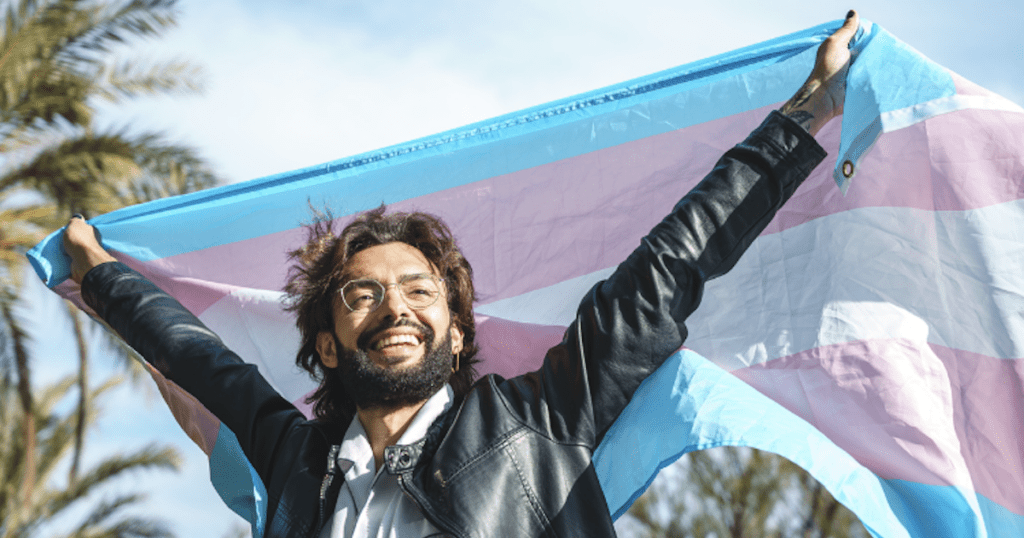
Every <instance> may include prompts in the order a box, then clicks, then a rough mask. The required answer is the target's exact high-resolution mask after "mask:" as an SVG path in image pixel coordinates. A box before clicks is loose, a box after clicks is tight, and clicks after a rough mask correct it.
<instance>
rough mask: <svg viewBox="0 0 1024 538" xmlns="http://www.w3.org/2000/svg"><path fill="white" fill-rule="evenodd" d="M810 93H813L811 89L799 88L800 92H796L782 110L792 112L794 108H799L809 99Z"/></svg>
mask: <svg viewBox="0 0 1024 538" xmlns="http://www.w3.org/2000/svg"><path fill="white" fill-rule="evenodd" d="M812 93H814V89H813V88H809V87H807V86H804V87H803V88H800V91H798V92H796V95H794V96H793V98H792V99H790V100H789V102H788V103H786V106H784V107H783V110H786V109H788V110H792V109H794V108H800V107H801V106H803V105H804V104H806V103H807V101H809V100H810V99H811V94H812Z"/></svg>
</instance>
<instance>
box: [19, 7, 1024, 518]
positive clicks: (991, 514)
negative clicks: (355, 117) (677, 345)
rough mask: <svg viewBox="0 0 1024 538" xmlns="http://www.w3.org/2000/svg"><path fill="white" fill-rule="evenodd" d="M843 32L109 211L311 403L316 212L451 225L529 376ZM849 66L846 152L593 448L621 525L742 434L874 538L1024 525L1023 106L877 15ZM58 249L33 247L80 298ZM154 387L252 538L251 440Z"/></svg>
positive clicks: (293, 395)
mask: <svg viewBox="0 0 1024 538" xmlns="http://www.w3.org/2000/svg"><path fill="white" fill-rule="evenodd" d="M840 23H841V21H836V22H833V23H829V24H825V25H822V26H818V27H815V28H811V29H809V30H806V31H803V32H799V33H796V34H793V35H789V36H784V37H781V38H778V39H774V40H771V41H768V42H765V43H761V44H759V45H754V46H751V47H747V48H745V49H741V50H738V51H735V52H732V53H728V54H723V55H720V56H716V57H714V58H710V59H707V60H704V61H701V62H696V63H693V64H689V65H684V66H682V67H678V68H675V69H670V70H668V71H664V72H661V73H657V74H654V75H651V76H648V77H644V78H641V79H638V80H633V81H629V82H626V83H623V84H620V85H617V86H614V87H610V88H605V89H601V90H597V91H594V92H591V93H587V94H584V95H579V96H576V97H572V98H569V99H565V100H562V101H558V102H555V103H551V104H547V105H543V106H539V107H535V108H532V109H529V110H524V111H522V112H518V113H514V114H509V115H506V116H503V117H500V118H496V119H494V120H490V121H485V122H481V123H477V124H474V125H470V126H467V127H465V128H462V129H458V130H454V131H449V132H446V133H441V134H439V135H436V136H432V137H428V138H425V139H421V140H417V141H414V142H410V143H407V144H402V145H398V146H394V147H390V148H386V149H383V150H380V151H376V152H371V153H367V154H364V155H359V156H356V157H352V158H348V159H342V160H338V161H334V162H330V163H327V164H323V165H320V166H314V167H311V168H307V169H303V170H298V171H295V172H291V173H287V174H281V175H277V176H271V177H268V178H263V179H259V180H255V181H251V182H248V183H242V184H236V185H229V186H225V187H221V188H217V189H212V190H209V191H205V192H200V193H195V194H191V195H187V196H181V197H176V198H170V199H165V200H160V201H157V202H153V203H149V204H144V205H140V206H136V207H130V208H126V209H123V210H120V211H116V212H114V213H110V214H108V215H103V216H101V217H98V218H96V219H94V220H93V221H92V223H93V224H95V225H96V226H97V227H99V228H100V230H102V233H103V237H104V240H105V245H106V247H107V248H109V249H111V250H113V251H115V253H116V255H117V256H118V258H120V259H121V260H123V261H124V262H125V263H127V264H129V265H131V266H133V267H135V268H136V269H138V270H139V271H141V272H142V273H143V274H145V275H147V276H149V277H150V278H151V279H152V280H153V281H155V282H156V283H157V284H158V285H160V286H161V287H162V288H164V289H165V290H167V291H168V292H170V293H171V294H172V295H174V296H175V297H177V298H178V299H179V300H180V301H181V302H182V303H183V304H184V305H185V306H186V307H187V308H189V309H190V310H191V311H192V312H194V313H195V314H196V315H198V316H199V317H200V319H202V320H203V321H204V322H205V323H206V324H207V325H209V326H210V327H211V328H212V329H213V330H214V331H216V332H217V333H218V334H219V335H221V337H222V338H223V339H224V340H225V341H226V342H227V343H228V344H229V345H230V346H231V347H232V348H233V349H234V350H235V351H236V352H238V353H239V355H241V356H242V357H243V358H244V359H245V360H247V361H251V362H252V363H255V364H257V365H258V366H259V368H260V371H261V372H262V373H263V375H265V376H266V377H267V378H268V379H269V380H270V381H271V382H272V383H273V384H274V385H275V386H276V387H277V389H278V390H279V391H280V392H281V393H282V394H284V395H285V396H286V397H287V398H288V399H290V400H291V401H293V402H295V404H296V405H297V406H298V407H299V408H301V409H306V408H307V407H306V406H305V405H304V404H303V399H304V397H305V395H306V394H308V393H309V392H310V391H311V390H312V389H313V388H314V387H313V385H312V384H311V383H310V381H309V380H308V379H307V378H305V377H304V376H302V375H299V374H297V373H296V369H295V367H294V366H293V357H294V352H295V349H296V346H297V335H296V331H295V329H294V327H293V322H292V320H291V319H290V317H289V316H288V315H286V314H284V313H283V312H282V310H281V307H280V301H281V298H282V297H281V293H280V292H279V291H278V290H280V289H281V287H282V284H283V282H284V277H285V273H286V270H287V265H286V260H285V254H284V253H285V252H286V251H287V250H289V249H291V248H293V247H294V246H295V245H296V244H298V242H299V241H301V238H302V233H301V231H300V230H299V229H298V226H299V223H300V222H301V221H303V220H306V219H307V218H308V209H307V207H308V206H307V200H310V201H312V202H313V204H314V205H321V204H323V205H327V206H328V207H330V208H331V209H332V211H333V212H334V214H335V215H342V217H340V218H339V220H340V221H341V222H342V223H344V222H347V221H349V220H350V219H351V218H352V216H353V215H354V214H355V213H357V212H359V211H362V210H365V209H369V208H373V207H376V206H378V205H379V204H380V203H381V202H385V203H387V204H388V205H390V206H391V208H393V209H396V210H414V209H415V210H424V211H428V212H432V213H435V214H438V215H440V216H441V217H442V218H444V219H445V220H446V221H447V222H448V223H449V225H450V226H451V227H452V228H453V230H454V232H455V234H456V236H457V237H458V238H459V240H460V245H461V247H462V249H463V250H464V252H465V254H466V256H467V257H468V258H469V260H470V261H471V262H472V264H473V267H474V268H475V273H476V278H477V281H476V283H477V289H478V291H479V295H480V302H479V304H478V305H477V308H476V314H477V323H478V325H479V339H480V344H481V347H482V357H483V359H484V362H483V367H482V370H483V371H484V372H496V373H499V374H501V375H504V376H511V375H515V374H518V373H522V372H525V371H529V370H531V369H534V368H536V367H537V366H538V364H539V361H540V360H541V358H542V357H543V355H544V351H545V350H546V349H547V347H549V346H551V345H553V344H554V343H556V342H557V341H558V340H559V339H560V337H561V333H562V330H563V328H564V326H565V325H566V324H567V323H568V321H569V320H571V319H572V313H573V312H574V310H575V307H576V304H577V301H578V299H579V298H580V297H581V296H582V295H583V293H584V292H585V291H586V290H587V289H588V288H589V287H590V286H592V285H593V284H594V283H595V282H596V281H598V280H600V279H601V278H603V277H605V276H606V275H608V274H610V273H611V271H612V270H613V268H614V267H615V266H616V264H617V263H618V262H619V261H620V260H622V259H623V258H624V257H625V256H626V255H627V254H628V253H629V252H630V251H631V250H632V249H633V248H634V247H635V246H636V245H637V244H638V242H639V240H640V238H641V237H642V236H643V235H644V234H645V233H646V232H647V231H648V230H649V229H650V228H651V227H652V226H653V225H654V224H655V223H657V222H658V221H659V220H660V219H661V217H662V216H663V215H664V214H666V213H667V212H668V211H669V209H670V208H671V207H672V205H673V204H674V203H675V202H676V200H678V199H679V198H680V197H681V196H682V195H683V194H685V193H686V192H687V191H688V190H689V189H690V188H691V187H692V186H693V185H694V184H695V183H696V182H697V181H699V180H700V179H701V178H702V177H703V176H704V174H705V173H706V172H707V171H708V170H710V168H711V166H712V164H713V163H714V162H715V160H716V159H717V158H718V157H719V156H720V155H721V154H722V153H723V152H725V150H726V149H727V148H729V147H731V146H732V145H734V144H735V143H737V142H739V141H740V140H742V139H743V138H744V137H745V136H746V134H747V133H748V132H749V131H750V130H752V129H753V128H754V127H755V126H756V125H757V124H758V123H759V122H760V121H761V119H763V118H764V117H765V115H767V114H768V112H769V111H770V110H771V109H773V108H777V107H778V106H780V105H781V103H782V102H783V101H785V100H786V99H787V98H788V97H789V96H790V95H792V94H793V92H794V91H795V90H796V89H797V88H798V87H799V85H800V84H801V83H802V82H803V80H804V78H805V77H806V75H807V73H808V72H809V71H810V67H811V65H812V64H813V59H814V55H815V50H816V47H817V46H818V44H819V43H820V42H821V41H822V40H823V39H824V38H825V37H826V36H828V35H829V34H830V33H831V32H832V31H833V30H835V29H836V28H837V27H838V26H839V24H840ZM854 51H855V53H856V54H857V59H856V61H855V63H854V64H853V66H852V68H851V70H850V75H849V82H848V84H849V91H848V95H847V102H846V105H845V110H846V115H845V117H844V118H843V119H842V122H839V121H836V122H833V123H832V124H831V125H829V126H828V127H827V128H826V129H825V130H823V131H822V133H821V134H820V136H819V140H822V141H823V145H824V146H825V148H826V149H827V150H828V151H829V152H830V153H831V155H832V157H831V159H833V160H830V161H828V162H827V163H826V164H824V165H822V166H821V167H819V168H818V169H817V170H816V171H815V172H814V174H813V175H812V176H811V177H810V178H809V179H808V180H807V182H806V184H804V185H803V186H802V187H801V188H800V189H799V190H798V191H797V192H796V194H795V196H794V197H793V199H792V200H791V201H790V202H789V204H788V205H787V206H786V207H785V208H784V209H783V210H782V211H781V212H780V213H779V215H778V216H777V217H776V219H775V220H774V222H773V223H772V224H771V226H770V227H769V228H768V229H767V230H766V231H765V232H764V234H763V235H762V236H761V237H760V238H758V240H757V241H756V242H755V243H754V245H753V246H752V247H751V249H750V251H749V252H748V253H747V254H746V255H745V256H744V257H743V258H742V260H741V261H740V262H739V264H738V265H737V266H736V268H735V269H734V270H733V271H732V272H731V273H729V274H728V275H726V276H725V277H723V278H720V279H718V280H716V281H714V282H712V283H710V284H709V285H708V287H707V290H706V293H705V296H704V301H703V305H702V306H701V308H700V309H699V310H698V311H697V312H696V313H694V314H693V316H692V317H691V318H690V321H689V323H688V325H689V328H690V338H689V340H688V341H687V343H686V345H687V348H685V349H683V350H680V352H678V353H676V354H674V355H672V356H671V357H669V358H668V361H667V362H666V363H665V365H664V366H662V368H661V369H659V370H658V371H657V373H656V374H655V375H654V376H652V377H651V378H650V379H648V380H647V381H646V382H645V383H644V384H643V386H642V387H641V389H640V391H639V393H638V394H637V395H636V397H635V398H634V399H633V401H632V403H631V404H630V406H629V407H628V408H627V410H626V411H625V413H624V414H623V415H622V417H621V418H620V419H619V420H618V421H617V422H616V424H615V426H614V427H613V429H612V431H611V432H610V433H609V435H608V436H607V437H606V439H605V441H604V442H603V443H602V445H601V446H600V447H599V449H598V451H597V453H596V454H595V465H596V466H597V469H598V473H599V476H600V477H601V481H602V485H603V487H604V490H605V491H604V492H605V496H606V498H607V500H608V503H609V509H610V510H611V511H612V513H613V514H615V515H616V516H618V515H621V514H622V513H623V512H625V510H626V509H627V508H628V507H629V505H630V504H631V502H632V501H633V500H634V499H635V498H636V497H637V496H638V495H639V494H640V493H641V492H642V491H643V490H644V489H645V488H646V486H647V485H648V484H649V483H650V481H651V480H652V479H653V477H654V475H655V474H656V473H657V471H658V470H659V469H661V468H662V467H664V466H665V465H668V464H669V463H671V462H673V461H674V460H675V459H677V458H678V457H679V456H680V455H681V454H683V453H685V452H687V451H691V450H698V449H703V448H708V447H713V446H719V445H740V446H750V447H755V448H759V449H764V450H770V451H772V452H776V453H778V454H781V455H782V456H785V457H787V458H789V459H790V460H792V461H794V462H796V463H797V464H799V465H801V466H803V467H804V468H806V469H807V470H809V471H810V472H811V473H812V474H813V475H814V476H815V477H816V478H817V479H818V480H820V481H821V482H822V483H823V484H824V485H825V486H826V487H827V488H828V489H829V491H830V492H831V493H832V494H833V495H834V496H835V497H836V498H838V499H839V500H840V501H841V502H843V503H844V504H845V505H846V506H848V507H849V508H851V509H852V510H853V511H854V512H855V513H856V514H857V515H858V516H859V517H860V518H861V519H862V520H863V522H864V524H865V526H866V527H867V528H868V529H869V530H870V531H871V532H872V533H873V534H875V535H876V536H886V537H890V536H891V537H909V536H913V537H929V538H931V537H936V536H979V537H980V536H993V537H1011V536H1012V537H1019V536H1024V433H1022V432H1024V388H1022V387H1024V149H1022V148H1024V110H1022V109H1021V108H1020V107H1018V106H1017V105H1015V104H1013V103H1011V102H1009V101H1007V100H1005V99H1003V98H1000V97H999V96H996V95H994V94H992V93H990V92H988V91H986V90H984V89H982V88H979V87H978V86H976V85H974V84H972V83H970V82H968V81H966V80H964V79H962V78H960V77H959V76H957V75H955V74H953V73H951V72H949V71H947V70H946V69H944V68H942V67H940V66H938V65H935V64H934V63H932V62H930V61H929V60H927V59H925V58H924V57H922V56H921V55H920V54H918V53H917V52H915V51H914V50H913V49H911V48H909V47H908V46H906V45H904V44H902V43H901V42H899V41H898V40H896V39H895V38H893V37H892V36H891V35H890V34H888V33H886V32H885V31H884V30H882V29H881V28H879V27H878V26H876V25H872V24H871V23H869V22H866V21H865V22H864V23H863V25H862V29H861V32H860V34H859V35H858V37H857V39H856V41H855V45H854ZM840 123H841V124H842V125H840ZM840 127H841V129H840ZM836 156H838V158H836ZM851 176H855V177H853V180H852V184H851V183H850V177H851ZM834 178H835V181H834ZM836 182H838V183H839V184H840V185H841V187H842V188H843V189H844V190H845V189H847V188H848V194H847V195H845V196H844V195H843V193H842V192H841V189H839V188H837V187H836ZM58 239H59V232H58V233H56V234H54V235H53V236H51V237H50V238H48V239H47V241H46V242H44V243H42V244H40V245H39V246H38V247H37V248H36V249H35V250H34V251H33V252H32V253H31V254H30V256H31V258H32V261H33V263H34V264H35V267H36V269H37V270H38V272H39V274H40V276H41V277H42V278H43V279H44V280H45V281H46V282H47V284H48V285H49V286H51V287H53V288H54V289H55V290H56V291H57V292H59V293H61V294H62V295H65V296H68V297H71V298H76V297H77V290H76V289H75V287H74V286H73V285H72V283H71V282H70V281H68V280H66V278H67V267H66V261H65V260H64V258H63V256H62V255H61V253H60V251H59V248H58V247H57V245H58V244H59V241H58ZM152 373H153V376H154V378H155V379H156V380H157V383H158V384H159V385H160V387H161V390H162V392H163V394H164V396H165V397H166V398H167V401H168V404H169V405H170V406H171V407H172V409H173V410H174V411H175V413H176V416H177V417H178V419H179V421H180V422H181V424H182V427H183V428H185V430H186V431H187V432H189V434H190V435H191V436H192V438H193V439H194V440H195V441H196V443H197V444H198V445H199V446H200V447H201V448H202V449H203V450H204V451H205V452H206V453H207V454H208V455H209V457H210V469H211V471H210V474H211V479H212V481H213V483H214V486H215V487H216V488H217V490H218V491H219V492H220V494H221V496H222V497H223V498H224V500H225V502H226V503H227V504H228V505H229V506H231V508H233V509H234V510H235V511H236V512H238V513H239V514H241V515H242V516H243V517H245V518H246V519H248V520H249V521H250V522H251V523H252V526H253V534H254V536H257V537H260V536H262V534H263V527H264V518H265V513H264V510H265V496H266V495H265V489H264V487H263V484H262V483H261V482H260V480H259V478H258V477H257V476H256V475H255V473H254V472H253V471H252V468H251V467H250V466H249V464H248V461H247V460H246V459H245V456H244V455H243V454H242V453H241V452H240V450H239V449H238V445H237V443H236V441H235V437H234V435H233V434H232V433H231V431H229V430H227V429H226V428H225V427H223V426H222V425H221V424H220V422H219V421H218V420H217V419H216V417H213V416H211V415H210V414H209V413H208V412H207V411H206V410H205V409H204V408H202V406H200V405H199V404H198V403H197V402H196V401H195V400H193V399H192V398H191V397H189V395H187V394H184V393H183V392H182V391H181V389H180V388H178V387H177V386H175V385H173V384H171V383H168V382H166V380H163V379H162V378H161V377H160V376H159V374H157V373H156V372H152Z"/></svg>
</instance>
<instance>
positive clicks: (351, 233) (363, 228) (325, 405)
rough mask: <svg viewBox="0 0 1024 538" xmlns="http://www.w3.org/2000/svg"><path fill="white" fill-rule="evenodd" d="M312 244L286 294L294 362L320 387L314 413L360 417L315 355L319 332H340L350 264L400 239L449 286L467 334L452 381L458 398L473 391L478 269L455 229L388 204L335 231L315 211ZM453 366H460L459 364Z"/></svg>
mask: <svg viewBox="0 0 1024 538" xmlns="http://www.w3.org/2000/svg"><path fill="white" fill-rule="evenodd" d="M306 232H307V238H306V243H305V244H304V245H303V246H301V247H299V248H298V249H296V250H293V251H291V252H289V253H288V256H289V258H290V259H291V260H292V262H293V265H292V267H291V269H290V270H289V273H288V282H287V284H286V285H285V288H284V291H285V293H287V294H288V298H289V301H288V305H287V307H286V308H287V309H288V310H289V311H292V312H295V314H296V321H295V323H296V325H297V326H298V328H299V333H300V335H301V345H300V347H299V351H298V353H297V354H296V356H295V364H297V365H298V366H299V367H300V368H302V369H303V370H305V371H306V372H308V373H309V374H310V376H312V377H313V379H315V380H316V381H317V382H319V383H320V386H319V387H318V388H317V390H316V391H315V392H313V394H311V395H310V396H309V397H308V398H307V399H306V403H313V404H314V405H313V414H314V415H315V416H316V418H317V419H318V420H321V421H325V422H334V423H338V422H337V421H348V420H350V419H351V417H352V416H353V415H354V413H355V404H354V403H353V402H352V401H351V399H349V397H348V395H347V394H346V393H345V389H344V388H343V387H342V384H341V381H340V380H339V379H338V377H337V376H335V375H328V374H329V371H328V369H327V368H326V367H325V366H324V365H323V363H322V362H321V361H320V354H319V353H318V352H317V350H316V340H317V335H318V334H319V333H321V332H323V331H329V332H332V333H333V331H334V295H335V293H336V292H337V290H338V289H339V288H340V287H341V285H342V282H341V278H342V272H343V270H344V267H345V264H346V263H347V262H348V260H349V259H351V258H352V256H354V255H355V254H356V253H358V252H360V251H362V250H365V249H367V248H369V247H373V246H376V245H383V244H385V243H393V242H400V243H406V244H408V245H411V246H413V247H416V248H417V249H419V251H420V252H422V253H423V255H424V256H425V257H426V258H427V260H428V261H429V262H430V263H431V264H432V265H433V266H434V267H435V268H436V269H437V271H438V272H439V274H440V276H441V278H442V279H444V282H445V285H446V287H447V289H448V309H449V311H450V312H451V316H452V322H453V323H455V324H456V326H457V327H458V328H459V329H460V330H461V331H462V334H463V347H462V351H461V352H460V353H459V357H458V359H457V360H458V362H459V364H458V367H459V368H458V370H457V371H456V372H455V373H453V374H452V377H451V379H450V380H449V383H451V385H452V389H453V390H454V391H455V394H456V395H463V394H465V393H466V392H468V391H469V387H470V386H471V385H472V383H473V380H474V378H475V377H476V368H475V367H474V364H476V363H477V362H478V361H479V360H478V359H476V353H477V351H478V349H477V346H476V343H475V339H476V324H475V322H474V319H473V302H474V301H475V300H476V295H475V292H474V290H473V268H472V267H470V265H469V261H467V260H466V258H465V257H464V256H463V255H462V252H461V251H459V248H458V246H457V245H456V244H455V239H454V238H453V237H452V233H451V230H449V229H448V226H447V225H445V223H444V222H442V221H441V219H439V218H437V217H435V216H434V215H430V214H427V213H420V212H413V213H400V212H399V213H391V214H385V206H383V205H381V206H380V207H378V208H377V209H373V210H371V211H367V212H365V213H363V214H361V215H359V216H358V217H357V218H356V219H355V220H354V221H352V222H351V223H350V224H349V225H348V226H345V228H344V229H343V230H342V231H341V234H335V232H334V225H333V218H332V217H331V215H330V213H321V212H319V211H316V210H314V221H313V222H312V223H311V224H309V225H307V226H306ZM453 366H454V364H453Z"/></svg>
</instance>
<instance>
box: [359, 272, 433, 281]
mask: <svg viewBox="0 0 1024 538" xmlns="http://www.w3.org/2000/svg"><path fill="white" fill-rule="evenodd" d="M413 276H436V277H438V278H441V277H440V275H435V274H433V273H427V272H424V271H417V272H415V273H402V274H401V275H398V279H399V280H401V279H403V278H409V277H413ZM353 280H377V279H376V278H374V277H372V276H353V275H352V273H347V272H345V273H341V282H342V283H343V284H344V283H346V282H351V281H353ZM378 282H379V281H378Z"/></svg>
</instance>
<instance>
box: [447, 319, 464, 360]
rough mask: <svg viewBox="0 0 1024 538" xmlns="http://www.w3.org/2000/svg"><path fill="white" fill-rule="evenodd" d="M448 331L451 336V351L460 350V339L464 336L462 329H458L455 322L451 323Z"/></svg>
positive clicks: (457, 351)
mask: <svg viewBox="0 0 1024 538" xmlns="http://www.w3.org/2000/svg"><path fill="white" fill-rule="evenodd" d="M449 332H450V334H451V337H452V353H453V354H456V353H460V352H461V351H462V340H463V338H464V335H463V334H462V329H459V325H458V324H457V323H452V327H451V329H449Z"/></svg>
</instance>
